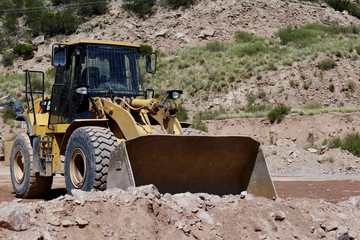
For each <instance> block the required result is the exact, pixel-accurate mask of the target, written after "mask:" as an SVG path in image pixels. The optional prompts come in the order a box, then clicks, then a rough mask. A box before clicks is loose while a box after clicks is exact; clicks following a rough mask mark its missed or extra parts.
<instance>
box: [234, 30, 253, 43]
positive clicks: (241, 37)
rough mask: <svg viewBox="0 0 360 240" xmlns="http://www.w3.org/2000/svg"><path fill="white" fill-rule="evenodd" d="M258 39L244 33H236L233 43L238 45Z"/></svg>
mask: <svg viewBox="0 0 360 240" xmlns="http://www.w3.org/2000/svg"><path fill="white" fill-rule="evenodd" d="M257 39H258V38H257V37H256V36H254V35H252V34H250V33H247V32H244V31H236V32H235V41H236V42H238V43H248V42H254V41H255V40H257Z"/></svg>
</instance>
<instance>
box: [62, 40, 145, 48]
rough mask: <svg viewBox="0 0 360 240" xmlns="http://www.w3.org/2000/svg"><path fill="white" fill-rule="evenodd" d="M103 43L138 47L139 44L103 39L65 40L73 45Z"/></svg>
mask: <svg viewBox="0 0 360 240" xmlns="http://www.w3.org/2000/svg"><path fill="white" fill-rule="evenodd" d="M80 43H85V44H103V45H118V46H126V47H136V48H140V44H136V43H126V42H115V41H103V40H75V41H71V42H67V43H65V44H67V45H75V44H80Z"/></svg>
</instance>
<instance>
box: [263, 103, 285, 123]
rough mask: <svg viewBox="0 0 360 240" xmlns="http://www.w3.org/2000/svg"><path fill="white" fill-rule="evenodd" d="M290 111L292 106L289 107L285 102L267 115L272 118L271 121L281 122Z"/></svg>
mask: <svg viewBox="0 0 360 240" xmlns="http://www.w3.org/2000/svg"><path fill="white" fill-rule="evenodd" d="M290 111H291V107H288V106H286V105H285V104H279V105H278V106H276V107H275V108H273V109H272V110H270V111H269V112H268V114H267V117H268V118H269V119H270V121H271V122H275V121H278V122H281V121H282V120H283V119H284V117H285V116H286V115H287V114H289V113H290Z"/></svg>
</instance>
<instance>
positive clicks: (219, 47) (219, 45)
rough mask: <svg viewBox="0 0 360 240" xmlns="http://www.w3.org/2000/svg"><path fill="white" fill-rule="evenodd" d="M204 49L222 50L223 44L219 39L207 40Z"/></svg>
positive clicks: (210, 50)
mask: <svg viewBox="0 0 360 240" xmlns="http://www.w3.org/2000/svg"><path fill="white" fill-rule="evenodd" d="M205 49H206V50H208V51H209V52H222V51H224V50H225V45H224V43H221V42H219V41H215V42H209V43H207V44H206V45H205Z"/></svg>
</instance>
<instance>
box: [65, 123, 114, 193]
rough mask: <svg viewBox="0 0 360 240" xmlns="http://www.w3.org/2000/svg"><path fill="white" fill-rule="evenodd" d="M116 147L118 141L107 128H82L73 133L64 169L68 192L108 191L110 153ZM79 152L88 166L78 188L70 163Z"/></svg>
mask: <svg viewBox="0 0 360 240" xmlns="http://www.w3.org/2000/svg"><path fill="white" fill-rule="evenodd" d="M116 145H117V141H116V138H115V136H114V134H113V133H112V132H111V131H110V130H109V129H107V128H103V127H81V128H78V129H76V130H75V131H74V132H73V133H72V135H71V137H70V139H69V142H68V145H67V147H66V152H65V167H64V172H65V183H66V190H67V191H68V193H69V194H71V190H72V189H80V190H83V191H90V190H91V189H97V190H106V187H107V174H108V168H109V161H110V153H111V152H112V151H113V150H114V149H115V147H116ZM79 150H81V151H82V153H83V156H84V158H85V160H83V162H84V163H85V164H86V165H85V167H84V173H83V174H82V178H83V181H81V182H80V183H79V185H78V186H76V184H78V182H76V179H75V177H74V175H72V173H71V171H72V169H71V168H70V165H71V163H70V162H71V158H72V155H73V154H76V151H79ZM71 176H73V178H72V177H71ZM74 181H75V183H74ZM80 185H81V186H80Z"/></svg>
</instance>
